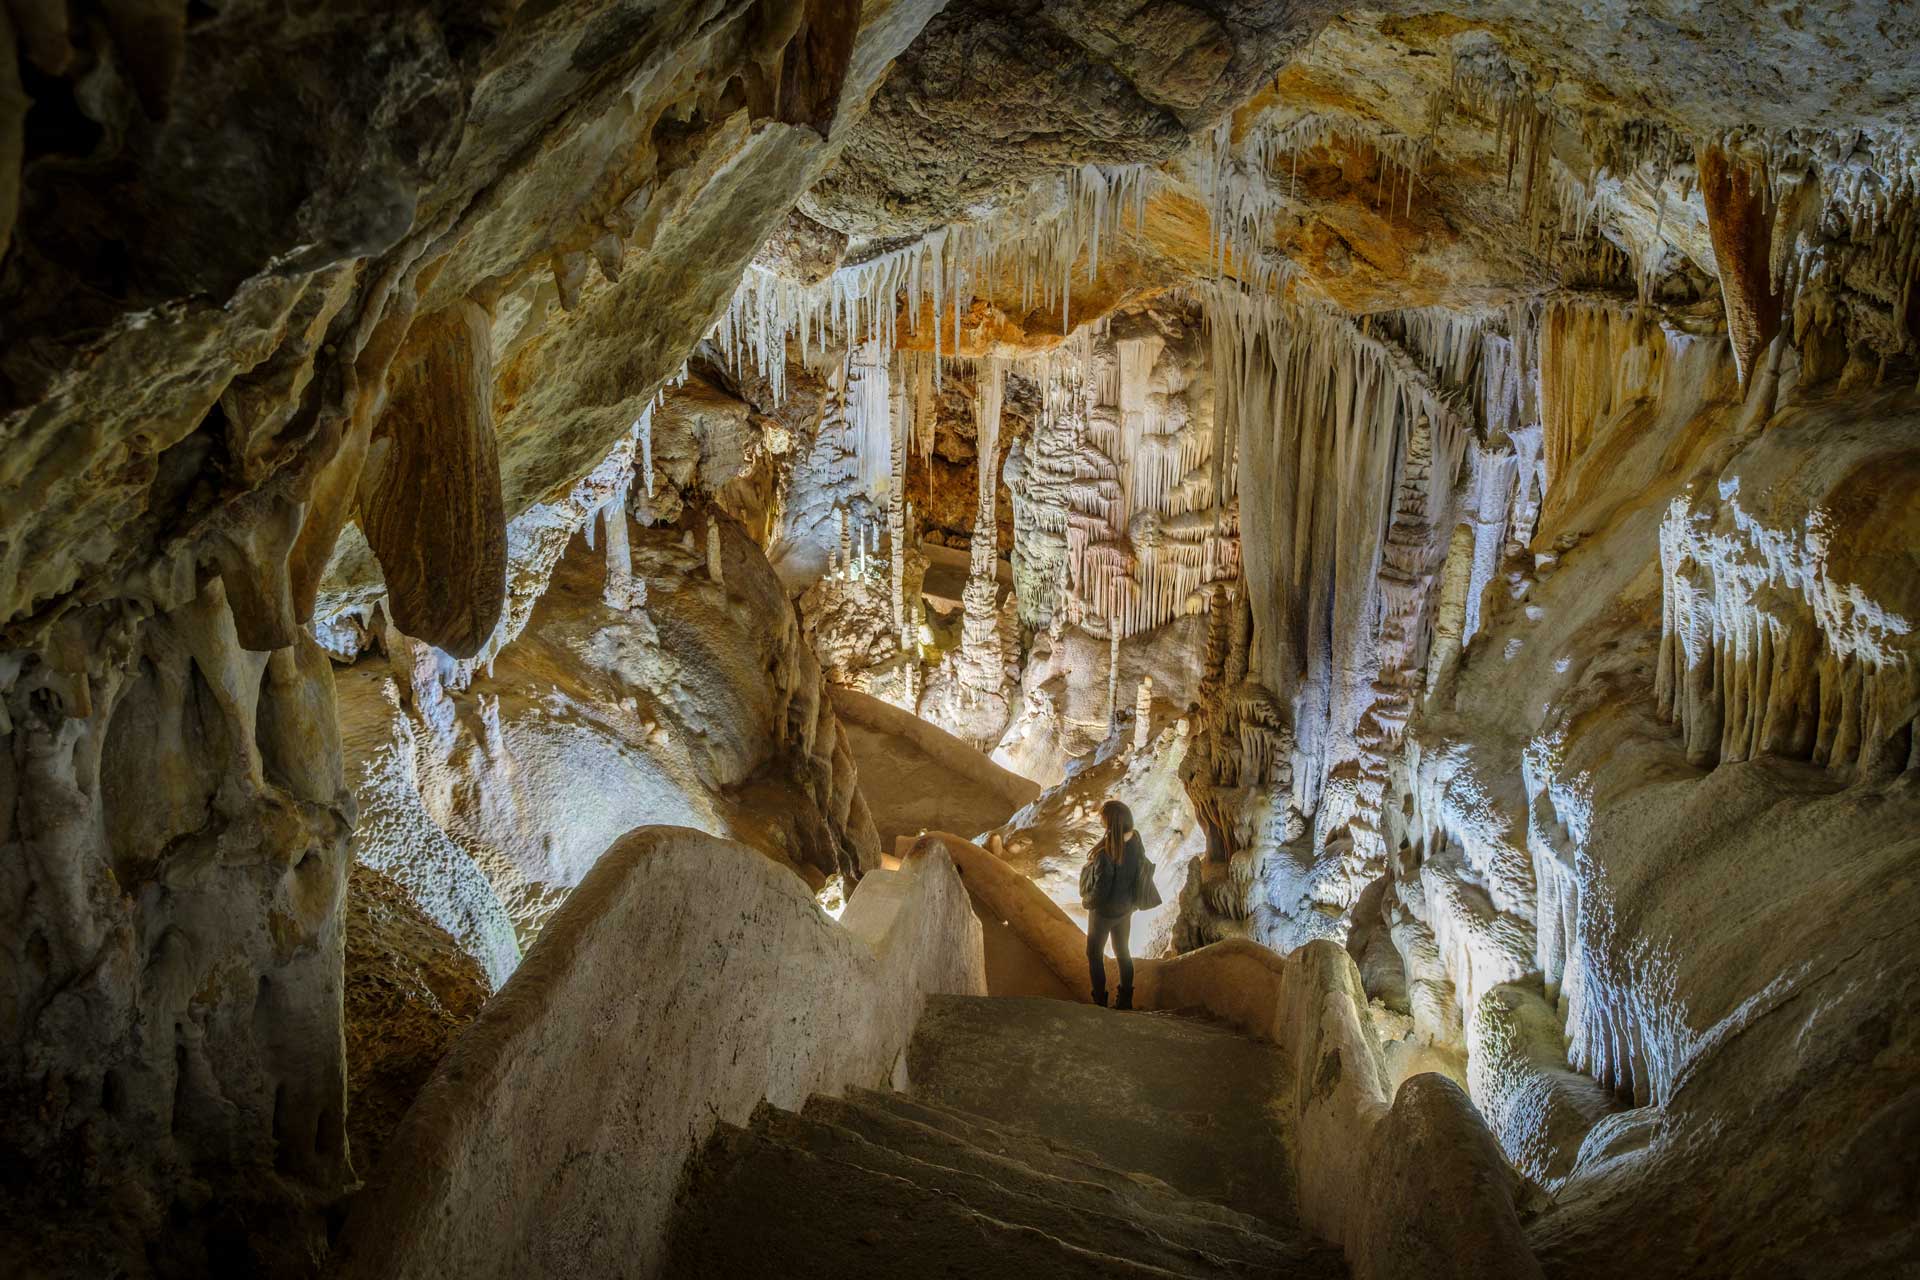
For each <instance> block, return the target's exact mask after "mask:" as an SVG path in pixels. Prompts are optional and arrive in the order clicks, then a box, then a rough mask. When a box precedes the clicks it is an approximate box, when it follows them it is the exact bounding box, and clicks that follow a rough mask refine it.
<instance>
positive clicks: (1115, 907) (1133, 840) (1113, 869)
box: [1087, 831, 1147, 916]
mask: <svg viewBox="0 0 1920 1280" xmlns="http://www.w3.org/2000/svg"><path fill="white" fill-rule="evenodd" d="M1094 856H1095V857H1099V856H1100V855H1099V854H1095V855H1094ZM1146 860H1147V847H1146V846H1145V845H1144V844H1141V843H1140V833H1139V832H1138V831H1135V832H1132V833H1130V834H1129V835H1128V836H1127V847H1126V850H1125V851H1124V852H1123V853H1121V855H1120V865H1119V866H1113V865H1111V864H1109V865H1108V866H1106V867H1104V868H1103V869H1102V870H1101V873H1100V891H1099V893H1098V894H1097V895H1096V896H1095V897H1094V900H1093V902H1092V903H1091V904H1089V905H1088V907H1087V910H1088V911H1090V912H1092V913H1093V914H1094V915H1099V916H1124V915H1128V914H1130V913H1131V912H1133V911H1134V910H1135V909H1136V908H1137V907H1138V906H1139V904H1140V867H1141V864H1142V863H1144V862H1145V861H1146Z"/></svg>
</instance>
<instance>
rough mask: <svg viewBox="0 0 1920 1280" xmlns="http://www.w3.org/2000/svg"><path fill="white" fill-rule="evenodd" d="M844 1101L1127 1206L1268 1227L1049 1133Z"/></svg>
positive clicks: (930, 1107) (904, 1103)
mask: <svg viewBox="0 0 1920 1280" xmlns="http://www.w3.org/2000/svg"><path fill="white" fill-rule="evenodd" d="M843 1101H845V1102H848V1103H851V1104H856V1105H858V1106H860V1107H861V1108H862V1109H865V1110H868V1111H872V1112H875V1113H878V1114H882V1115H887V1116H891V1117H894V1118H896V1119H897V1120H899V1121H901V1122H903V1123H906V1124H912V1125H916V1126H919V1127H922V1128H924V1129H927V1130H930V1131H932V1132H933V1133H935V1134H937V1135H939V1136H940V1137H943V1138H945V1139H947V1140H948V1141H950V1142H952V1143H955V1144H958V1147H959V1148H960V1149H963V1150H970V1151H974V1152H977V1153H979V1155H980V1156H982V1157H985V1158H989V1159H994V1158H997V1159H1002V1160H1005V1161H1008V1162H1010V1163H1014V1164H1018V1165H1020V1166H1021V1167H1023V1168H1027V1169H1031V1170H1033V1171H1035V1172H1036V1173H1039V1174H1041V1175H1043V1176H1047V1177H1052V1178H1057V1179H1059V1180H1061V1181H1064V1182H1079V1183H1088V1184H1091V1185H1093V1186H1096V1187H1099V1188H1100V1189H1101V1190H1102V1191H1104V1192H1106V1193H1108V1194H1111V1195H1113V1196H1114V1197H1116V1198H1117V1199H1119V1200H1120V1201H1122V1202H1123V1203H1126V1204H1128V1205H1135V1204H1141V1203H1160V1204H1177V1205H1179V1206H1180V1209H1181V1211H1182V1212H1183V1213H1185V1214H1186V1215H1187V1216H1189V1217H1192V1218H1194V1219H1197V1220H1200V1221H1205V1222H1212V1223H1216V1224H1218V1225H1221V1226H1225V1227H1230V1228H1233V1229H1236V1230H1240V1231H1249V1232H1253V1233H1255V1234H1258V1233H1261V1232H1264V1231H1266V1230H1267V1229H1268V1224H1267V1223H1265V1222H1263V1221H1262V1220H1261V1219H1258V1218H1255V1217H1254V1216H1252V1215H1251V1214H1245V1213H1240V1212H1238V1211H1237V1210H1234V1209H1229V1208H1227V1206H1225V1205H1223V1204H1216V1203H1215V1202H1213V1201H1211V1200H1200V1199H1195V1198H1194V1197H1191V1196H1186V1195H1183V1194H1182V1193H1181V1192H1179V1191H1178V1190H1176V1189H1175V1188H1174V1187H1172V1186H1169V1185H1168V1184H1167V1183H1164V1182H1162V1181H1160V1179H1158V1178H1156V1177H1153V1176H1152V1175H1151V1174H1145V1173H1130V1172H1128V1171H1126V1170H1124V1169H1116V1168H1114V1167H1113V1166H1112V1165H1110V1164H1108V1163H1107V1162H1106V1161H1104V1160H1102V1159H1100V1158H1099V1157H1098V1156H1096V1155H1094V1154H1093V1153H1091V1152H1088V1151H1082V1150H1080V1149H1079V1148H1077V1147H1074V1146H1072V1145H1070V1144H1068V1143H1064V1142H1061V1141H1059V1140H1058V1139H1056V1138H1051V1137H1047V1136H1046V1135H1044V1134H1037V1133H1033V1132H1031V1131H1029V1130H1025V1129H1016V1128H1012V1127H1009V1126H1007V1125H1001V1124H996V1123H994V1122H993V1121H992V1120H989V1119H987V1118H986V1117H984V1116H978V1115H973V1114H970V1113H968V1112H964V1111H958V1110H955V1109H954V1108H952V1107H944V1106H941V1105H940V1104H939V1103H936V1102H930V1101H928V1100H927V1099H925V1098H914V1097H910V1096H908V1095H906V1094H903V1093H890V1092H881V1091H877V1090H871V1089H853V1090H849V1091H848V1093H847V1096H846V1098H845V1099H843Z"/></svg>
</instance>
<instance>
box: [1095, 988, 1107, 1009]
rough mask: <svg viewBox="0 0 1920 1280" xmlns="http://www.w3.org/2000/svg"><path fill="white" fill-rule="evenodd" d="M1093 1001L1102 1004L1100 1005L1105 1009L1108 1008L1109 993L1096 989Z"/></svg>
mask: <svg viewBox="0 0 1920 1280" xmlns="http://www.w3.org/2000/svg"><path fill="white" fill-rule="evenodd" d="M1093 1002H1094V1003H1095V1004H1097V1005H1099V1006H1100V1007H1101V1008H1102V1009H1104V1008H1106V1007H1107V993H1106V992H1104V991H1096V992H1094V993H1093Z"/></svg>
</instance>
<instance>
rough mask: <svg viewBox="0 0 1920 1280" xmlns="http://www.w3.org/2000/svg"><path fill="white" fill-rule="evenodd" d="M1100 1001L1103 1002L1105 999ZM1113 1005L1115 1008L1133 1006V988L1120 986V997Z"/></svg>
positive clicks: (1129, 1007)
mask: <svg viewBox="0 0 1920 1280" xmlns="http://www.w3.org/2000/svg"><path fill="white" fill-rule="evenodd" d="M1100 1003H1101V1004H1105V1003H1106V1001H1105V1000H1102V1001H1101V1002H1100ZM1113 1007H1114V1008H1116V1009H1131V1008H1133V988H1132V987H1122V988H1120V998H1119V999H1117V1000H1115V1001H1114V1002H1113Z"/></svg>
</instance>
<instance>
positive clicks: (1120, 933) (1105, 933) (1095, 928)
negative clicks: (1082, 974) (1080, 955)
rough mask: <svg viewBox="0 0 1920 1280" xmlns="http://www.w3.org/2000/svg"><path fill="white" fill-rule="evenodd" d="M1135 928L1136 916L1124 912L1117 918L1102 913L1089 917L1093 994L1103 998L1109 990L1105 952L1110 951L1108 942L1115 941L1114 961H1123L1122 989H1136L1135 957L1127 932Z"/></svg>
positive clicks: (1089, 956)
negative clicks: (1134, 974) (1129, 946)
mask: <svg viewBox="0 0 1920 1280" xmlns="http://www.w3.org/2000/svg"><path fill="white" fill-rule="evenodd" d="M1132 928H1133V913H1132V912H1131V911H1124V912H1122V913H1121V914H1119V915H1117V916H1103V915H1099V914H1097V913H1096V914H1093V915H1089V916H1088V917H1087V972H1088V973H1089V974H1090V975H1091V976H1092V978H1093V994H1094V995H1095V996H1100V995H1104V994H1106V990H1107V965H1106V961H1105V960H1104V959H1102V957H1101V953H1102V952H1104V951H1105V950H1106V949H1107V939H1108V938H1112V939H1113V958H1114V959H1116V960H1118V961H1119V962H1120V986H1121V987H1122V988H1123V989H1125V990H1128V991H1131V990H1133V957H1132V956H1131V955H1128V954H1127V932H1128V931H1129V930H1130V929H1132Z"/></svg>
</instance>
